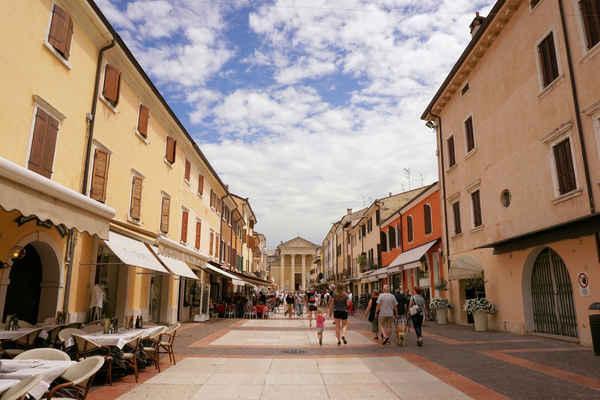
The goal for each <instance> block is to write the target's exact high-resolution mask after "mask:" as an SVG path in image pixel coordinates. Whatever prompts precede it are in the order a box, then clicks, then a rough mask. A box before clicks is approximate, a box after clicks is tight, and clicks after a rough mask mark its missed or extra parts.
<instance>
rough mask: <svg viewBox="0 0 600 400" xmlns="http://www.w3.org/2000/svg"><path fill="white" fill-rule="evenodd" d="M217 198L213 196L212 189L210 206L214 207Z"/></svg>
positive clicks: (211, 191)
mask: <svg viewBox="0 0 600 400" xmlns="http://www.w3.org/2000/svg"><path fill="white" fill-rule="evenodd" d="M214 200H215V197H214V196H213V190H212V189H210V206H211V207H213V205H214V204H213V203H214Z"/></svg>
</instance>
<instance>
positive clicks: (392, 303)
mask: <svg viewBox="0 0 600 400" xmlns="http://www.w3.org/2000/svg"><path fill="white" fill-rule="evenodd" d="M397 305H398V302H397V301H396V298H395V297H394V295H393V294H391V293H390V285H384V286H383V293H382V294H381V295H380V296H379V298H378V299H377V309H376V310H375V315H376V316H378V318H379V332H380V333H381V335H382V336H383V342H382V344H383V345H386V344H387V343H388V342H389V340H390V335H391V334H392V324H393V321H394V317H396V318H398V307H397Z"/></svg>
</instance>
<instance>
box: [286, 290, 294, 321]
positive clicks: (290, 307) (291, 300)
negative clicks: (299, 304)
mask: <svg viewBox="0 0 600 400" xmlns="http://www.w3.org/2000/svg"><path fill="white" fill-rule="evenodd" d="M285 302H286V304H287V313H288V315H289V316H290V319H292V315H293V314H294V296H293V295H292V292H288V294H287V296H286V297H285Z"/></svg>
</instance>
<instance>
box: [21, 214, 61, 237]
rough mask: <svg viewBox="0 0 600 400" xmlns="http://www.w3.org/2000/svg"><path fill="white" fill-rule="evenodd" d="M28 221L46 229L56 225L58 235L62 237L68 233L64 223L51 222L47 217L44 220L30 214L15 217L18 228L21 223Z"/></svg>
mask: <svg viewBox="0 0 600 400" xmlns="http://www.w3.org/2000/svg"><path fill="white" fill-rule="evenodd" d="M29 221H35V222H36V224H37V226H42V227H44V228H48V229H52V227H53V226H56V229H57V230H58V233H60V235H61V236H62V237H65V236H67V235H68V234H69V231H68V230H67V228H65V226H64V225H62V224H61V225H54V224H53V223H52V221H50V220H49V219H47V220H45V221H40V219H39V218H38V217H36V216H35V215H30V216H28V217H25V216H20V217H18V218H17V219H15V222H16V223H17V224H18V225H19V228H20V227H21V226H22V225H23V224H26V223H27V222H29Z"/></svg>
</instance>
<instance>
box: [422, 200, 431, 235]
mask: <svg viewBox="0 0 600 400" xmlns="http://www.w3.org/2000/svg"><path fill="white" fill-rule="evenodd" d="M423 214H425V234H426V235H429V234H430V233H431V231H432V226H431V206H430V205H429V204H425V205H423Z"/></svg>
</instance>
